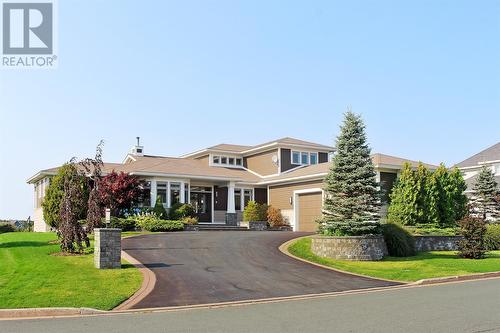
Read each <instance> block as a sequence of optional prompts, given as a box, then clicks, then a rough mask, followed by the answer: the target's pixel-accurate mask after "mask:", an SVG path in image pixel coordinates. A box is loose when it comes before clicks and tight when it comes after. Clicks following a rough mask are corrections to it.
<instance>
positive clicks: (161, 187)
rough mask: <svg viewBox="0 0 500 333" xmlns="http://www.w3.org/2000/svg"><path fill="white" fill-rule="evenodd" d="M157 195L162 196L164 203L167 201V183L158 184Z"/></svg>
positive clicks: (161, 200)
mask: <svg viewBox="0 0 500 333" xmlns="http://www.w3.org/2000/svg"><path fill="white" fill-rule="evenodd" d="M156 196H157V197H159V198H160V202H161V203H162V204H166V203H167V183H164V182H158V183H157V184H156Z"/></svg>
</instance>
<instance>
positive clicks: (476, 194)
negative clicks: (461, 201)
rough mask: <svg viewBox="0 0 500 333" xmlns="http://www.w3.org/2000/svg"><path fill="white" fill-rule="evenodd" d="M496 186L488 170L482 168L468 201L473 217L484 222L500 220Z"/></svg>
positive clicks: (491, 173) (484, 167)
mask: <svg viewBox="0 0 500 333" xmlns="http://www.w3.org/2000/svg"><path fill="white" fill-rule="evenodd" d="M497 186H498V184H497V182H496V181H495V177H494V176H493V172H492V171H491V169H490V168H488V167H486V166H483V168H482V169H481V171H480V172H479V175H478V176H477V180H476V183H475V184H474V188H473V195H472V198H471V200H470V203H471V206H472V209H473V215H477V217H479V218H482V219H484V220H486V218H490V219H493V220H496V219H498V218H500V207H499V206H498V202H497V201H496V200H495V197H496V196H497V195H498V188H497Z"/></svg>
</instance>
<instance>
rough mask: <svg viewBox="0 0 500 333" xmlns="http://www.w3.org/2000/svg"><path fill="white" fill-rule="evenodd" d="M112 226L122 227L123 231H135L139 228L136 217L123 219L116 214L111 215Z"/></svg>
mask: <svg viewBox="0 0 500 333" xmlns="http://www.w3.org/2000/svg"><path fill="white" fill-rule="evenodd" d="M103 223H104V222H103ZM110 227H111V228H119V229H122V231H134V230H135V229H137V227H136V222H135V220H134V219H123V218H119V217H114V216H113V217H111V223H110Z"/></svg>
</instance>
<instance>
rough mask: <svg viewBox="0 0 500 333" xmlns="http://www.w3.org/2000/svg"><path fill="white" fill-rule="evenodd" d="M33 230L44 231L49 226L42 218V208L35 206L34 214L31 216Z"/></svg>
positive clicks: (47, 229)
mask: <svg viewBox="0 0 500 333" xmlns="http://www.w3.org/2000/svg"><path fill="white" fill-rule="evenodd" d="M33 231H35V232H46V231H50V228H49V226H48V225H47V224H45V221H44V220H43V209H42V208H36V209H35V214H34V216H33Z"/></svg>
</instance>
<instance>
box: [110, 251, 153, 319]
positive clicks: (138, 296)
mask: <svg viewBox="0 0 500 333" xmlns="http://www.w3.org/2000/svg"><path fill="white" fill-rule="evenodd" d="M122 258H123V259H125V260H127V261H128V262H129V263H131V264H132V265H134V266H135V267H137V268H138V269H139V271H141V273H142V277H143V279H142V285H141V288H139V290H137V291H136V292H135V294H133V295H132V296H131V297H130V298H129V299H127V300H126V301H125V302H123V303H121V304H120V305H118V306H117V307H115V308H114V309H113V310H112V311H121V310H128V309H130V308H132V307H133V306H134V305H136V304H137V303H139V302H140V301H142V300H143V299H144V298H145V297H146V296H148V295H149V294H150V293H151V292H152V291H153V289H154V287H155V284H156V276H155V273H153V271H152V270H150V269H149V268H147V267H146V266H144V264H142V263H141V262H140V261H139V260H137V259H135V258H134V257H132V256H131V255H130V254H128V253H127V252H125V251H122Z"/></svg>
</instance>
